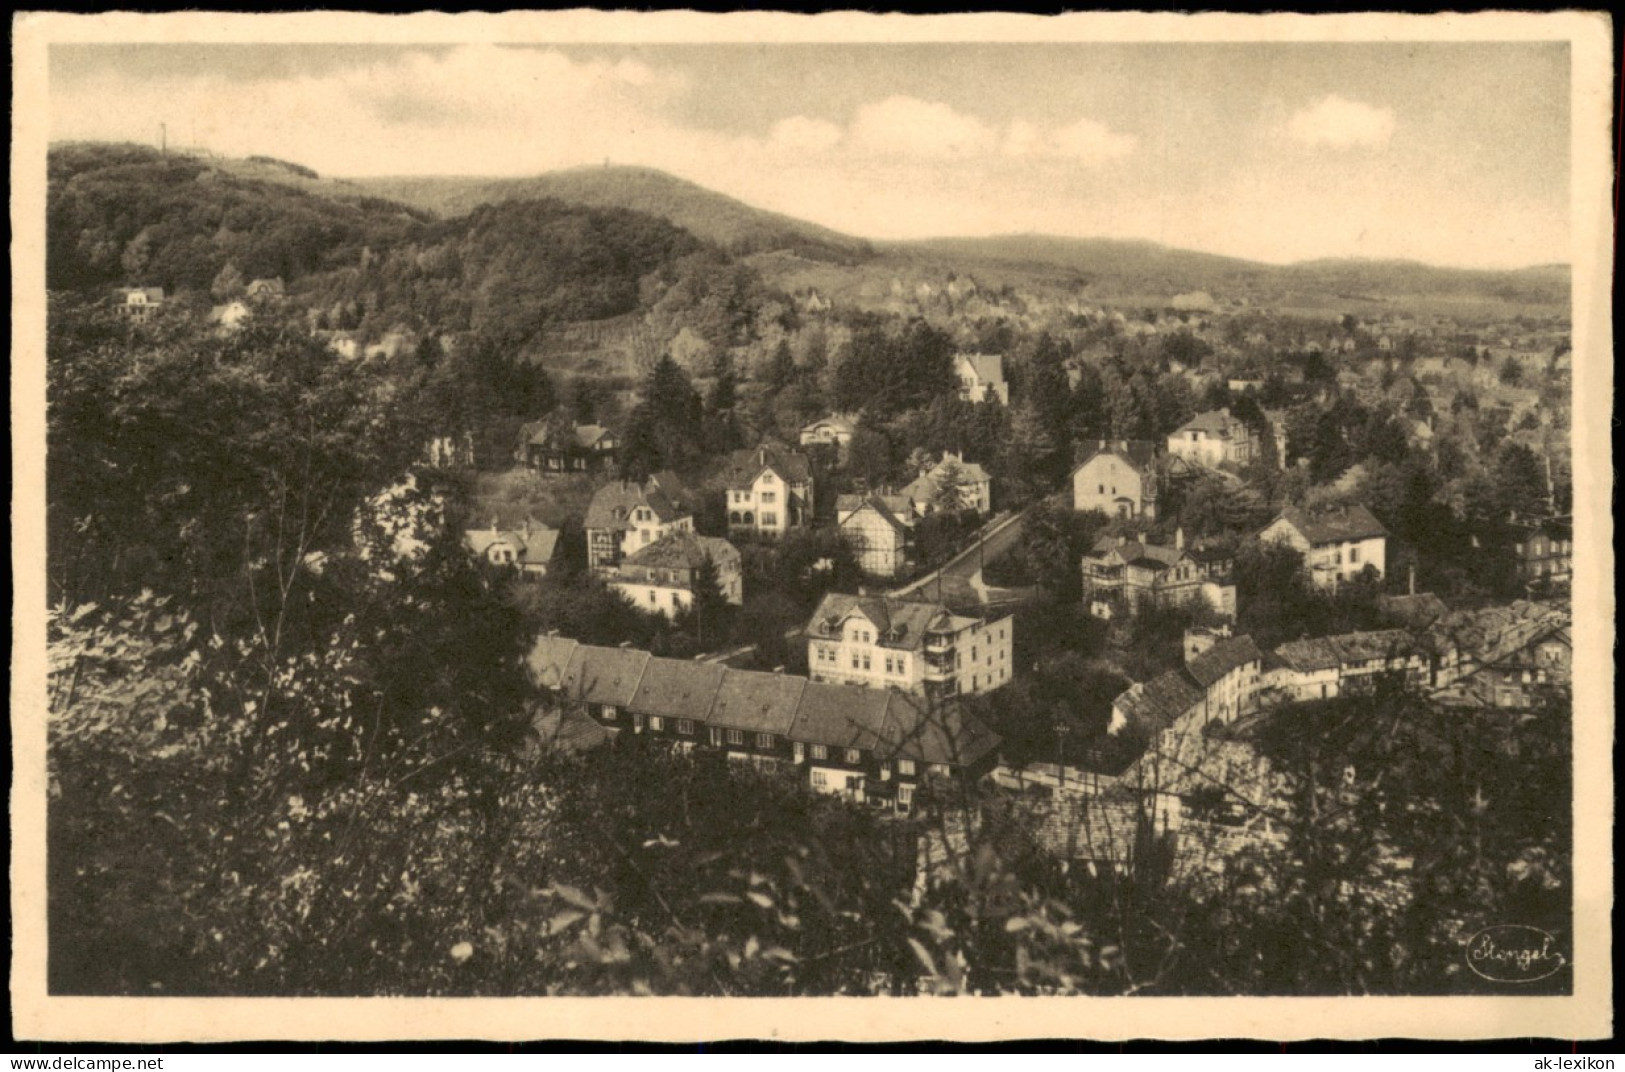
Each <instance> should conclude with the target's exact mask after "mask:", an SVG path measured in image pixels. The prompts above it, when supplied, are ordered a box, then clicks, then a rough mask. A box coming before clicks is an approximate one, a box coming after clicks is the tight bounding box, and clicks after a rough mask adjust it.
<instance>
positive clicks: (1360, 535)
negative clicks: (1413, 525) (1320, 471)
mask: <svg viewBox="0 0 1625 1072" xmlns="http://www.w3.org/2000/svg"><path fill="white" fill-rule="evenodd" d="M1282 519H1285V520H1286V522H1287V523H1288V524H1290V525H1291V526H1292V527H1293V528H1295V529H1297V530H1298V531H1299V532H1301V533H1303V537H1304V539H1306V540H1308V541H1309V543H1310V544H1311V545H1313V546H1319V545H1321V544H1329V543H1342V542H1344V541H1345V540H1366V539H1372V538H1374V537H1377V536H1386V535H1388V530H1387V529H1385V528H1383V527H1382V522H1380V521H1378V520H1377V519H1376V517H1374V516H1373V515H1372V513H1371V511H1370V510H1367V509H1366V508H1365V507H1364V506H1360V505H1359V504H1355V505H1354V506H1344V507H1340V508H1338V509H1335V510H1323V511H1319V512H1317V513H1309V512H1308V511H1306V510H1303V509H1300V508H1299V507H1296V506H1289V507H1287V508H1286V509H1285V510H1282V511H1281V514H1280V517H1278V518H1276V520H1277V521H1279V520H1282ZM1274 523H1275V522H1274V521H1272V522H1270V524H1272V525H1273V524H1274Z"/></svg>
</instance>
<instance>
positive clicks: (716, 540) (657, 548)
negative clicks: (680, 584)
mask: <svg viewBox="0 0 1625 1072" xmlns="http://www.w3.org/2000/svg"><path fill="white" fill-rule="evenodd" d="M707 558H709V559H710V560H711V561H712V562H714V563H716V564H717V565H718V566H722V565H725V564H727V563H729V562H736V561H738V559H739V551H738V549H737V548H735V547H734V545H733V544H731V543H729V542H728V541H727V540H724V539H722V538H720V537H717V536H698V535H695V534H694V533H692V532H669V533H667V534H666V535H664V536H662V537H661V538H660V539H658V540H656V541H655V542H654V543H652V544H650V545H649V546H647V547H640V548H638V549H637V550H636V551H634V552H632V553H631V554H630V555H628V556H626V561H625V565H628V566H652V567H655V568H657V569H688V570H695V569H699V568H700V566H701V565H702V564H703V563H704V562H705V560H706V559H707Z"/></svg>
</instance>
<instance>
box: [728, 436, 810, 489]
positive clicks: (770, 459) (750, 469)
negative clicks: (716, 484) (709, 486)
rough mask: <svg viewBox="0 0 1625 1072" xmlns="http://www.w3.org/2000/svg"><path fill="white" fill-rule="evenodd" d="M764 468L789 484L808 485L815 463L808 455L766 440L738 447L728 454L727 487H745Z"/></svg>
mask: <svg viewBox="0 0 1625 1072" xmlns="http://www.w3.org/2000/svg"><path fill="white" fill-rule="evenodd" d="M764 469H772V470H773V471H774V472H775V473H777V474H778V475H779V479H781V480H783V481H784V482H785V483H786V484H805V483H807V481H809V480H811V479H812V466H811V464H810V463H809V462H808V461H807V456H806V455H805V454H802V453H800V452H799V451H794V450H791V449H790V448H789V447H786V446H784V445H782V444H779V443H763V444H762V445H761V446H759V447H756V448H755V449H753V450H736V451H734V452H733V454H732V455H730V456H729V459H728V466H727V477H726V479H727V482H728V486H729V487H731V488H743V487H746V486H748V485H749V484H751V483H753V482H754V481H755V480H756V478H757V477H758V476H760V475H761V473H762V470H764Z"/></svg>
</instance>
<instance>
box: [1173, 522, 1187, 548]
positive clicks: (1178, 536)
mask: <svg viewBox="0 0 1625 1072" xmlns="http://www.w3.org/2000/svg"><path fill="white" fill-rule="evenodd" d="M1184 549H1185V527H1184V526H1183V525H1181V526H1180V527H1179V528H1176V529H1174V550H1175V551H1183V550H1184Z"/></svg>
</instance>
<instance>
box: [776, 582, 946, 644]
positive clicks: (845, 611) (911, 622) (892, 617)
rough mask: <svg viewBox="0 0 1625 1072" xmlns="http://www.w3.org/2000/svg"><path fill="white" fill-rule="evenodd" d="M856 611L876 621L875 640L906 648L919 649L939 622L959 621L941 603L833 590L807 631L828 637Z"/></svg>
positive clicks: (815, 612)
mask: <svg viewBox="0 0 1625 1072" xmlns="http://www.w3.org/2000/svg"><path fill="white" fill-rule="evenodd" d="M853 613H859V614H862V615H863V616H864V617H865V618H867V619H868V620H869V621H870V622H872V623H874V627H875V634H876V640H877V641H878V642H879V644H880V645H881V646H882V647H887V648H899V649H902V650H905V651H914V650H917V649H918V648H919V647H920V644H921V642H922V641H923V640H924V638H925V634H926V632H927V631H928V630H929V629H930V628H931V626H933V625H935V624H937V623H938V622H939V621H943V620H945V621H947V622H949V623H952V622H955V621H956V619H954V618H953V616H952V615H950V614H949V613H948V611H947V609H946V608H944V607H943V606H942V605H941V604H940V603H917V602H915V601H913V600H907V599H889V598H887V597H885V596H854V595H848V594H847V593H845V592H830V593H828V594H827V595H825V596H824V598H823V599H822V600H820V601H819V604H818V609H816V610H814V611H813V614H812V618H811V619H809V621H808V623H807V632H808V633H809V634H812V635H815V636H828V635H830V631H831V630H832V629H838V628H839V627H840V623H841V622H843V621H845V620H846V619H847V618H848V617H849V616H850V615H852V614H853Z"/></svg>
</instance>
